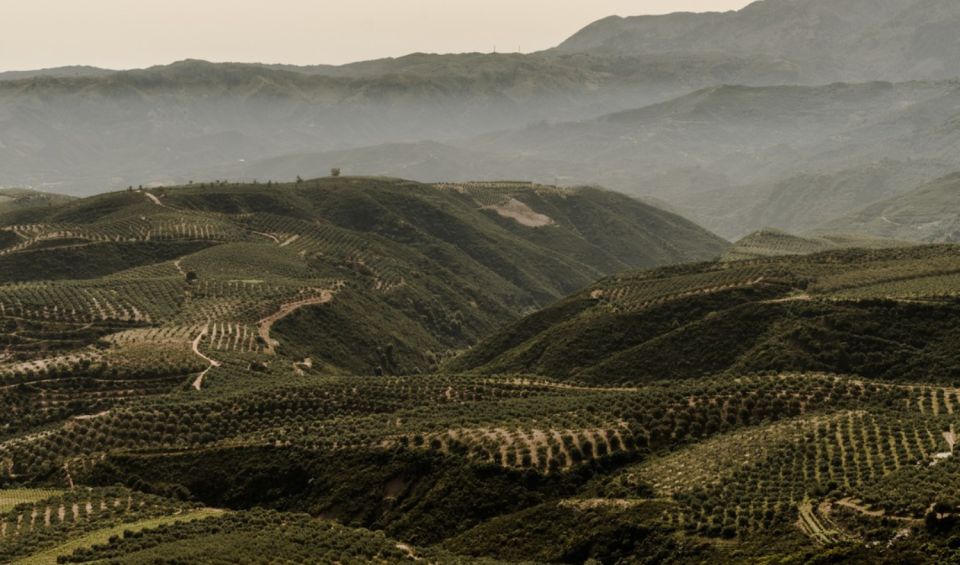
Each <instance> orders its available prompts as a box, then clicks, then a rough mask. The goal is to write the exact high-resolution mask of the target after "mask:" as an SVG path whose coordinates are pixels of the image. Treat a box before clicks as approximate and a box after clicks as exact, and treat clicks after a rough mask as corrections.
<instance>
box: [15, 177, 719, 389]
mask: <svg viewBox="0 0 960 565" xmlns="http://www.w3.org/2000/svg"><path fill="white" fill-rule="evenodd" d="M3 218H4V219H5V226H3V227H2V228H0V233H3V234H6V235H5V236H4V237H3V239H2V240H0V243H2V247H0V266H2V269H0V273H2V275H0V280H2V281H3V282H4V283H6V285H7V286H5V287H4V295H3V298H2V302H0V309H3V312H6V313H8V315H14V316H16V317H26V318H27V319H31V320H37V321H35V322H32V323H37V324H40V325H41V326H45V325H51V326H52V327H58V325H60V324H65V325H66V327H79V326H81V325H83V324H90V323H93V324H94V325H95V326H97V328H98V329H96V330H92V332H93V333H90V332H87V333H88V334H90V335H94V334H97V332H104V334H103V335H96V337H98V338H102V339H107V340H108V342H113V343H115V344H117V345H122V346H126V345H130V344H132V345H137V344H145V343H147V342H149V340H150V339H151V336H159V335H163V336H166V337H169V338H170V339H172V340H173V342H177V343H179V347H185V348H186V350H185V351H184V353H185V354H186V355H187V357H189V356H190V342H191V340H194V339H197V340H199V341H198V342H197V345H200V346H207V347H211V348H213V349H214V350H218V349H225V350H226V351H228V352H229V351H236V352H241V353H248V352H252V353H255V354H256V353H263V352H271V353H272V352H273V349H274V346H273V345H272V343H271V342H270V341H269V340H270V339H273V338H272V337H270V330H271V328H272V327H273V324H274V323H276V326H275V328H273V330H274V331H275V332H276V334H277V335H279V336H282V337H281V342H282V343H283V346H282V347H283V351H282V353H284V354H287V355H289V356H290V357H295V358H296V360H302V359H305V358H308V357H309V358H310V359H311V360H312V361H311V363H314V364H316V368H317V369H319V370H324V371H327V372H338V373H368V374H369V373H373V372H375V370H376V371H385V372H390V373H397V372H411V371H414V370H426V369H427V368H428V367H430V366H431V364H434V363H436V360H437V359H438V358H439V357H440V356H442V355H443V354H444V353H445V352H446V351H448V350H451V349H459V348H463V347H466V346H468V345H470V344H471V343H473V342H474V341H475V340H476V339H478V338H479V337H480V336H482V335H484V334H485V333H487V332H489V331H491V330H492V329H493V328H495V327H497V326H498V325H499V324H502V323H504V322H505V321H508V320H510V319H512V318H514V317H516V316H518V315H520V314H522V313H524V312H527V311H530V310H533V309H535V308H537V307H538V306H540V305H542V304H546V303H548V302H550V301H552V300H555V299H556V298H559V297H560V296H562V295H564V294H566V293H569V292H571V291H573V290H575V289H577V288H579V287H581V286H583V285H586V284H588V283H589V282H590V281H591V280H593V279H595V278H596V277H597V276H599V275H600V274H604V273H612V272H616V271H619V270H622V269H624V268H630V267H634V268H635V267H640V266H653V265H661V264H668V263H674V262H682V261H687V260H695V259H706V258H710V257H714V256H717V255H719V253H720V252H721V251H722V249H723V248H724V247H725V246H726V244H725V242H723V241H722V240H720V239H719V238H717V237H715V236H713V235H711V234H709V233H708V232H705V231H703V230H701V229H700V228H698V227H696V226H695V225H693V224H691V223H689V222H687V221H686V220H683V219H682V218H679V217H677V216H674V215H672V214H669V213H666V212H663V211H660V210H658V209H655V208H653V207H650V206H648V205H645V204H641V203H640V202H637V201H635V200H632V199H630V198H628V197H625V196H621V195H618V194H615V193H610V192H606V191H603V190H600V189H591V188H582V189H572V190H563V189H556V188H552V187H546V186H537V185H531V184H529V183H498V184H462V185H422V184H418V183H413V182H406V181H399V180H390V179H360V178H338V179H334V178H327V179H320V180H314V181H304V182H299V183H291V184H289V185H270V186H266V185H224V184H215V185H210V186H206V185H196V186H188V187H179V188H165V189H158V190H154V191H123V192H119V193H111V194H105V195H101V196H96V197H92V198H86V199H81V200H76V201H71V202H67V203H63V204H60V205H57V206H52V207H43V208H32V209H30V208H28V209H23V210H19V211H18V212H17V213H9V214H7V215H6V216H3ZM188 274H189V279H188ZM55 281H56V282H55ZM334 297H336V298H335V299H334ZM50 300H54V301H55V303H54V304H48V301H50ZM327 303H329V304H327ZM320 304H326V306H325V307H323V308H316V309H310V308H305V309H303V310H300V308H301V307H307V306H311V305H320ZM51 308H52V310H51ZM274 312H275V314H273V315H272V316H268V314H271V313H274ZM18 324H20V322H17V323H16V324H14V326H13V327H11V330H10V331H11V334H12V335H11V338H10V339H11V340H12V341H11V343H10V345H9V346H8V348H7V349H8V351H7V355H8V356H13V358H14V359H18V360H21V361H25V360H27V359H29V358H30V356H31V355H32V354H33V353H35V352H36V348H37V346H38V345H39V344H43V345H42V350H45V349H48V348H52V349H56V348H58V345H57V344H56V343H47V342H46V341H45V340H41V341H40V342H36V343H34V342H33V340H31V341H30V342H26V341H21V340H20V339H18V338H16V337H13V336H15V335H16V334H17V332H18V330H16V329H15V328H16V327H19V326H18ZM87 327H88V328H89V326H87ZM37 331H41V330H39V329H38V330H37ZM51 331H52V330H51ZM117 332H119V333H117ZM110 333H115V334H117V335H115V336H114V337H109V336H108V335H107V334H110ZM361 344H363V345H361ZM62 345H63V346H64V347H65V348H70V347H72V346H73V345H74V342H73V341H71V340H68V341H67V342H66V343H64V344H62ZM195 347H196V345H195ZM121 349H122V347H121ZM21 351H22V353H21ZM198 355H199V354H198ZM199 356H200V357H201V358H203V356H202V355H199Z"/></svg>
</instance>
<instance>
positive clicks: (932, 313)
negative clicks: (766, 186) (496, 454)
mask: <svg viewBox="0 0 960 565" xmlns="http://www.w3.org/2000/svg"><path fill="white" fill-rule="evenodd" d="M958 273H960V254H958V249H957V248H955V247H949V246H944V247H917V248H905V249H892V250H877V251H858V250H849V251H836V252H829V253H823V254H818V255H811V256H804V257H782V258H772V259H765V260H755V261H743V262H733V263H715V264H706V265H702V266H692V267H680V268H667V269H664V270H659V271H650V272H643V273H637V274H635V275H623V276H618V277H614V278H610V279H606V280H603V281H601V282H599V283H597V284H596V285H594V286H592V287H590V288H587V289H586V290H583V291H581V292H580V293H577V294H575V295H573V296H571V297H569V298H567V299H566V300H564V301H561V302H560V303H558V304H556V305H554V306H551V307H550V308H547V309H545V310H542V311H540V312H538V313H536V314H533V315H532V316H530V317H528V318H526V319H524V320H521V321H520V322H517V323H516V324H515V325H514V326H512V327H511V328H510V329H508V330H506V331H504V332H501V333H499V334H496V335H494V336H493V337H491V338H489V339H486V340H484V342H483V343H481V344H480V345H479V346H477V347H475V348H474V349H472V350H471V351H469V352H467V353H465V354H464V355H462V356H461V357H459V358H457V359H454V360H452V361H451V363H450V365H449V366H448V369H450V370H455V371H456V370H472V371H480V372H483V373H507V372H532V373H537V374H544V375H551V376H554V377H557V376H560V375H563V376H565V377H566V378H568V379H571V380H575V381H578V382H590V383H595V384H641V383H644V382H649V381H653V380H658V379H687V378H695V377H699V376H703V375H708V374H715V373H721V372H726V371H730V372H753V371H778V372H783V371H821V370H829V371H834V372H842V373H852V374H857V375H860V376H863V377H865V378H874V379H876V378H881V379H882V378H895V377H898V376H901V375H904V374H906V373H910V374H912V375H915V376H916V377H917V378H925V379H927V380H941V379H947V380H949V379H952V378H956V376H957V375H958V373H957V369H956V368H955V367H954V363H955V362H956V352H955V351H954V348H953V346H952V345H951V343H953V340H955V339H957V337H958V335H957V333H956V332H957V331H958V328H957V326H956V325H955V324H954V323H953V322H945V323H944V324H940V323H937V324H930V323H928V322H929V320H931V319H936V320H944V321H945V320H949V319H952V317H955V316H956V315H957V313H958V312H957V305H956V296H957V291H956V280H957V275H958Z"/></svg>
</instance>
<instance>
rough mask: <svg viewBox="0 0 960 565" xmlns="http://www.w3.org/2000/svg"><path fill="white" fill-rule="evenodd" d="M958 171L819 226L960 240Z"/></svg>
mask: <svg viewBox="0 0 960 565" xmlns="http://www.w3.org/2000/svg"><path fill="white" fill-rule="evenodd" d="M958 210H960V174H952V175H948V176H945V177H942V178H940V179H937V180H934V181H932V182H930V183H927V184H925V185H923V186H921V187H919V188H917V189H915V190H912V191H910V192H908V193H906V194H903V195H900V196H896V197H894V198H891V199H888V200H884V201H882V202H878V203H876V204H873V205H871V206H867V207H866V208H864V209H862V210H860V211H858V212H855V213H852V214H849V215H848V216H846V217H843V218H839V219H837V220H834V221H831V222H828V223H827V224H825V225H824V226H823V227H822V229H844V230H851V231H856V232H858V233H865V234H872V235H875V236H877V237H894V238H900V239H905V240H911V241H925V242H956V241H960V212H958Z"/></svg>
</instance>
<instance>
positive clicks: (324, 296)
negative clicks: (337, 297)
mask: <svg viewBox="0 0 960 565" xmlns="http://www.w3.org/2000/svg"><path fill="white" fill-rule="evenodd" d="M333 294H334V291H332V290H322V291H321V292H320V296H314V297H311V298H305V299H303V300H298V301H296V302H290V303H289V304H284V305H283V306H281V307H280V309H279V310H277V311H276V312H274V313H273V314H271V315H269V316H267V317H266V318H264V319H262V320H260V321H259V322H257V332H258V333H259V334H260V338H261V339H262V340H263V343H264V344H265V345H264V347H265V352H266V353H267V354H268V355H274V354H276V345H277V344H276V342H275V341H274V340H273V339H272V338H271V337H270V330H272V329H273V325H274V324H276V323H277V322H279V321H280V320H282V319H284V318H286V317H287V316H289V315H290V314H293V313H294V312H296V311H297V310H299V309H300V308H304V307H307V306H316V305H318V304H326V303H327V302H330V301H331V300H333Z"/></svg>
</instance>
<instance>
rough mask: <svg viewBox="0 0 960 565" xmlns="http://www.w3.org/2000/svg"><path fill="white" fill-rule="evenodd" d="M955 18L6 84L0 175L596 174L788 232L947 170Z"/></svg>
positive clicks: (893, 17)
mask: <svg viewBox="0 0 960 565" xmlns="http://www.w3.org/2000/svg"><path fill="white" fill-rule="evenodd" d="M958 18H960V5H958V4H956V3H955V2H948V1H944V0H870V1H867V0H850V1H845V2H836V1H833V0H830V1H825V0H766V1H762V2H755V3H753V4H751V5H749V6H747V7H746V8H744V9H743V10H740V11H738V12H728V13H722V14H719V13H711V14H672V15H668V16H655V17H646V16H644V17H637V18H608V19H604V20H601V21H599V22H596V23H594V24H591V25H590V26H588V27H586V28H585V29H583V30H581V31H580V32H578V33H576V34H575V35H573V36H572V37H571V38H570V39H569V40H567V41H565V42H563V43H562V44H561V45H560V46H558V47H557V48H555V49H551V50H548V51H545V52H541V53H535V54H529V55H522V54H509V55H506V54H504V55H497V54H463V55H427V54H413V55H409V56H406V57H401V58H397V59H382V60H376V61H366V62H360V63H354V64H350V65H343V66H327V65H316V66H308V67H297V66H290V65H265V64H213V63H207V62H203V61H182V62H179V63H175V64H172V65H168V66H160V67H153V68H150V69H145V70H135V71H124V72H113V71H106V70H103V69H95V68H89V67H66V68H62V69H49V70H44V71H36V72H17V73H5V74H0V183H3V184H7V185H21V186H33V187H37V188H43V189H47V190H56V191H58V192H64V193H69V194H75V195H83V194H90V193H94V192H99V191H102V190H105V189H111V188H112V189H115V188H122V187H126V186H135V187H136V186H140V185H144V186H158V185H164V184H177V183H186V182H189V181H191V180H195V181H201V180H210V179H217V178H230V179H244V180H248V181H252V180H254V179H260V180H265V179H275V180H279V179H285V180H289V179H293V178H294V177H296V176H297V175H303V176H318V175H323V174H326V172H327V171H328V170H329V169H330V168H331V167H335V166H338V167H342V168H344V170H345V171H346V172H348V173H351V174H368V175H390V176H402V177H404V178H415V179H417V180H421V181H425V182H439V181H447V180H450V181H464V180H473V179H482V180H494V179H502V178H515V179H523V180H533V181H536V182H540V183H547V184H566V185H584V184H598V185H602V186H607V187H610V188H613V189H616V190H620V191H624V192H628V193H630V194H633V195H637V196H641V197H644V198H647V199H650V200H651V201H654V202H660V203H665V204H666V205H668V206H669V207H671V208H672V209H674V210H676V211H678V212H680V213H682V214H685V215H687V216H689V217H691V218H693V219H695V220H696V221H698V222H700V223H702V224H703V225H704V226H706V227H707V228H709V229H711V230H713V231H715V232H717V233H719V234H720V235H722V236H724V237H727V238H731V239H735V238H738V237H742V236H744V235H746V234H748V233H750V232H752V231H755V230H757V229H761V228H764V227H768V226H769V227H774V228H780V229H785V230H788V231H791V232H803V231H809V230H812V229H814V228H816V227H817V226H818V225H820V224H823V223H825V222H829V221H832V220H834V219H836V218H839V217H843V216H845V215H847V214H851V213H854V212H856V211H858V210H859V209H861V208H863V207H864V206H868V205H871V204H874V203H876V202H879V201H882V200H884V199H887V198H892V197H895V196H898V195H900V194H903V193H906V192H908V191H910V190H912V189H914V188H917V187H919V186H921V185H923V184H925V183H927V182H931V181H933V180H934V179H937V178H940V177H942V176H944V175H947V174H950V173H952V172H954V171H957V170H960V157H958V155H960V151H958V149H960V82H956V81H955V80H954V77H957V76H958V75H960V56H958V55H960V42H958V40H957V39H956V38H955V37H954V34H953V33H952V30H953V29H955V24H956V23H957V22H958V21H960V20H958ZM834 81H842V82H836V83H834ZM881 81H885V82H881ZM830 83H832V84H830Z"/></svg>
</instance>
